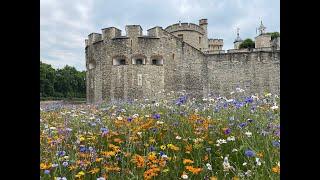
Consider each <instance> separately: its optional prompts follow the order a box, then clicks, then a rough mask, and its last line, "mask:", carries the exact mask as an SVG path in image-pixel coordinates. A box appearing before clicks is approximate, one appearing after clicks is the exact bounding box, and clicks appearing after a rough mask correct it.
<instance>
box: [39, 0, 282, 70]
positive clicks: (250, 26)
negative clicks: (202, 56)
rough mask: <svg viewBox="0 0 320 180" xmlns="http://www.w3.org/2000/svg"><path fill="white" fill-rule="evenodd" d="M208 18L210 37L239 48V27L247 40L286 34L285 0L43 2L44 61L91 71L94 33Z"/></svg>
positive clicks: (41, 0)
mask: <svg viewBox="0 0 320 180" xmlns="http://www.w3.org/2000/svg"><path fill="white" fill-rule="evenodd" d="M202 18H206V19H208V38H218V39H223V40H224V46H223V49H224V50H228V49H233V41H234V39H235V38H236V32H237V28H240V37H241V38H242V39H246V38H251V39H254V37H255V36H256V35H257V34H256V28H257V27H258V26H259V25H260V21H261V20H262V22H263V24H264V25H265V26H266V27H267V29H266V31H268V32H274V31H278V32H280V0H127V1H124V0H40V60H41V61H42V62H45V63H48V64H51V65H52V66H53V67H54V68H63V67H64V66H65V65H70V66H74V67H75V68H76V69H77V70H81V71H82V70H85V69H86V67H85V39H87V38H88V35H89V34H90V33H92V32H97V33H101V29H103V28H106V27H111V26H113V27H117V28H119V29H121V30H122V35H125V26H126V25H130V24H139V25H141V27H142V29H143V34H144V35H146V34H147V30H148V29H150V28H152V27H155V26H161V27H162V28H166V27H167V26H169V25H171V24H175V23H178V22H179V21H181V22H190V23H195V24H198V23H199V19H202Z"/></svg>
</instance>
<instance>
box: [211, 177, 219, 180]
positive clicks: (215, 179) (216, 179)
mask: <svg viewBox="0 0 320 180" xmlns="http://www.w3.org/2000/svg"><path fill="white" fill-rule="evenodd" d="M210 180H218V178H217V177H215V176H211V177H210Z"/></svg>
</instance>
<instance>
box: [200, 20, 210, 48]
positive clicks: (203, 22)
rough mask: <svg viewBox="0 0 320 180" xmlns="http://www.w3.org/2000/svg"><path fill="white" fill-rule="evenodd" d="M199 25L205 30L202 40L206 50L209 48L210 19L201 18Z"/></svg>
mask: <svg viewBox="0 0 320 180" xmlns="http://www.w3.org/2000/svg"><path fill="white" fill-rule="evenodd" d="M199 26H200V27H202V29H203V30H204V35H203V40H202V50H203V51H206V50H207V49H208V20H207V19H200V20H199Z"/></svg>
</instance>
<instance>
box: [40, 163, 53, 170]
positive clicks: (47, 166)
mask: <svg viewBox="0 0 320 180" xmlns="http://www.w3.org/2000/svg"><path fill="white" fill-rule="evenodd" d="M49 168H51V163H49V164H45V163H41V164H40V169H49Z"/></svg>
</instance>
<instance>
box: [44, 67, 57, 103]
mask: <svg viewBox="0 0 320 180" xmlns="http://www.w3.org/2000/svg"><path fill="white" fill-rule="evenodd" d="M55 77H56V75H55V69H53V68H52V67H51V65H49V64H45V63H42V62H41V61H40V93H41V96H42V97H49V96H54V82H55Z"/></svg>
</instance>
